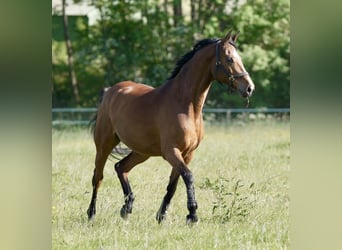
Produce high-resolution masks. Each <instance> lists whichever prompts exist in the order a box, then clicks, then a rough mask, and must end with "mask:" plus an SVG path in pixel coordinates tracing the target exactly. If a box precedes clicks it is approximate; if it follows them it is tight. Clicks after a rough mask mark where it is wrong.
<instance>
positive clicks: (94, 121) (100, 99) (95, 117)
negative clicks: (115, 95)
mask: <svg viewBox="0 0 342 250" xmlns="http://www.w3.org/2000/svg"><path fill="white" fill-rule="evenodd" d="M109 89H110V87H107V88H103V89H101V91H100V94H99V98H98V101H97V108H98V107H99V106H100V105H101V103H102V100H103V97H104V95H105V93H106V92H107V91H108V90H109ZM98 112H99V111H98V110H97V111H96V113H95V115H94V117H93V118H92V119H91V120H90V121H89V127H90V131H91V133H92V134H93V137H94V135H95V127H96V120H97V113H98Z"/></svg>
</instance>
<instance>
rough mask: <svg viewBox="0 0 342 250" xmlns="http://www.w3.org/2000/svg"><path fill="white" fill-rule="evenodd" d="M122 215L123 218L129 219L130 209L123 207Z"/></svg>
mask: <svg viewBox="0 0 342 250" xmlns="http://www.w3.org/2000/svg"><path fill="white" fill-rule="evenodd" d="M120 216H121V218H122V219H124V220H127V218H128V211H127V210H126V208H125V207H122V208H121V210H120Z"/></svg>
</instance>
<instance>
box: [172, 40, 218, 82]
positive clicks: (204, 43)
mask: <svg viewBox="0 0 342 250" xmlns="http://www.w3.org/2000/svg"><path fill="white" fill-rule="evenodd" d="M218 41H219V39H203V40H201V41H199V42H197V43H196V44H195V46H194V47H193V48H192V50H190V51H189V52H188V53H186V54H185V55H183V56H182V57H181V58H180V59H179V60H178V61H177V63H176V67H175V68H174V70H173V71H172V74H171V76H170V77H169V78H168V80H171V79H173V78H174V77H175V76H176V75H177V74H178V73H179V71H180V70H181V68H182V67H183V65H184V64H186V63H187V62H188V61H189V60H190V59H191V58H192V57H193V56H194V55H195V54H196V52H197V51H199V50H200V49H202V48H204V47H205V46H207V45H209V44H213V43H217V42H218Z"/></svg>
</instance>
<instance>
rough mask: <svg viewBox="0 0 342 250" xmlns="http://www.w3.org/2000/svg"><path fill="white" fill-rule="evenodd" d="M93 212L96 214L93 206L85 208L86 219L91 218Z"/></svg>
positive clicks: (93, 214)
mask: <svg viewBox="0 0 342 250" xmlns="http://www.w3.org/2000/svg"><path fill="white" fill-rule="evenodd" d="M95 214H96V210H95V209H94V208H91V207H89V208H88V210H87V215H88V220H91V219H93V218H94V216H95Z"/></svg>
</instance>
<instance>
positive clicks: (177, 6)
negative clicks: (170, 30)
mask: <svg viewBox="0 0 342 250" xmlns="http://www.w3.org/2000/svg"><path fill="white" fill-rule="evenodd" d="M182 15H183V13H182V0H173V20H174V26H175V27H176V26H178V25H179V21H181V20H182Z"/></svg>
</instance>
